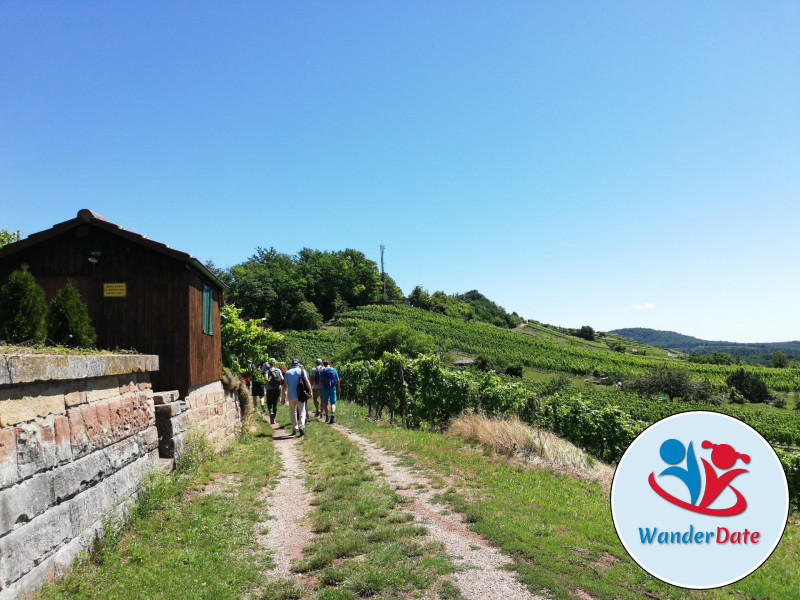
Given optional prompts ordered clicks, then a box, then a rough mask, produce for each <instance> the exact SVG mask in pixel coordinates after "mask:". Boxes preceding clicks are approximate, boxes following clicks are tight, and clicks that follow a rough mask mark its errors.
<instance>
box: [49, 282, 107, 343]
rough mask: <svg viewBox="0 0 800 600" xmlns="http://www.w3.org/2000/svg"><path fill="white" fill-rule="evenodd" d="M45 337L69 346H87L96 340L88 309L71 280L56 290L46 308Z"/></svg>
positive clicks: (52, 341)
mask: <svg viewBox="0 0 800 600" xmlns="http://www.w3.org/2000/svg"><path fill="white" fill-rule="evenodd" d="M45 320H46V322H47V339H48V340H49V341H50V342H51V343H53V344H56V345H62V346H68V347H70V348H88V347H89V346H92V345H94V343H95V342H96V341H97V333H96V332H95V330H94V327H92V321H91V319H90V318H89V310H88V309H87V308H86V305H85V304H84V303H83V302H81V296H80V294H79V293H78V290H77V288H76V287H75V284H74V283H73V282H72V280H71V279H70V280H68V281H67V285H65V286H64V287H63V288H61V289H60V290H58V291H57V292H56V295H55V298H53V301H52V302H51V303H50V306H49V307H48V308H47V317H46V319H45Z"/></svg>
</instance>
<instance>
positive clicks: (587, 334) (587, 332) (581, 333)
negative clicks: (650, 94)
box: [575, 325, 594, 342]
mask: <svg viewBox="0 0 800 600" xmlns="http://www.w3.org/2000/svg"><path fill="white" fill-rule="evenodd" d="M575 336H576V337H579V338H581V339H584V340H588V341H590V342H593V341H594V329H592V328H591V327H589V326H588V325H584V326H583V327H581V328H580V329H579V330H578V331H576V332H575Z"/></svg>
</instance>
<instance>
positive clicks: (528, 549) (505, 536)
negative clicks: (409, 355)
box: [337, 402, 800, 600]
mask: <svg viewBox="0 0 800 600" xmlns="http://www.w3.org/2000/svg"><path fill="white" fill-rule="evenodd" d="M337 410H338V412H337V420H338V421H339V422H340V423H342V424H343V425H346V426H348V427H351V428H352V429H353V430H354V431H357V432H358V433H360V434H362V435H364V436H365V437H367V438H369V439H371V440H372V441H374V442H377V443H378V444H379V445H380V446H381V447H383V448H384V449H386V450H389V451H392V452H397V453H399V454H405V455H407V459H406V460H407V461H408V463H409V464H413V465H415V466H417V467H419V468H424V469H425V470H426V471H427V472H428V473H429V478H431V479H432V481H434V483H435V484H437V483H436V482H438V485H440V486H441V489H442V496H441V498H442V501H445V502H447V503H448V505H449V506H450V507H452V508H453V509H455V510H457V511H458V512H460V513H462V515H463V516H464V518H465V519H466V520H467V521H468V522H470V523H471V524H472V526H471V527H472V529H473V530H474V531H476V532H478V533H480V534H481V535H483V536H484V537H485V538H486V539H488V540H490V541H491V542H492V543H493V544H495V545H496V546H498V547H499V548H501V549H502V550H503V551H504V552H506V553H507V554H510V555H511V556H514V557H515V566H514V569H515V570H516V571H517V572H518V574H519V578H520V580H521V581H522V582H524V583H526V584H528V585H529V587H530V589H531V590H532V591H534V592H538V591H540V590H542V589H544V590H547V592H548V593H549V594H550V595H552V596H553V597H554V598H559V599H561V598H563V599H567V598H576V597H579V598H583V599H588V598H593V599H596V600H611V599H617V598H620V599H627V600H639V599H641V598H655V599H673V598H675V599H683V598H713V599H723V598H725V599H732V598H735V599H740V600H743V599H747V598H753V599H778V598H780V599H782V600H784V599H786V600H794V599H800V561H798V559H797V557H798V555H799V554H800V536H799V535H798V532H800V526H799V524H798V519H797V517H796V515H795V516H793V517H791V518H790V523H789V525H788V526H787V528H786V532H785V533H784V536H783V539H782V541H781V543H780V544H779V545H778V548H777V549H776V550H775V552H774V553H773V554H772V556H771V557H770V558H769V559H768V560H767V562H766V563H765V564H764V565H762V567H761V568H759V569H758V570H757V571H756V572H755V573H753V574H751V575H749V576H748V577H746V578H745V579H743V580H741V581H739V582H736V583H734V584H732V585H730V586H727V587H725V588H720V589H717V590H706V591H695V590H684V589H681V588H677V587H674V586H671V585H668V584H666V583H663V582H661V581H659V580H657V579H655V578H653V577H651V576H650V575H648V574H647V573H645V572H644V571H643V570H642V569H641V568H639V566H638V565H636V564H635V563H634V562H633V560H632V559H631V558H630V557H629V556H628V554H627V553H626V552H625V550H624V548H623V547H622V544H621V543H620V542H619V539H618V538H617V536H616V533H615V531H614V526H613V523H612V520H611V511H610V508H609V492H608V490H607V489H604V488H603V487H602V486H601V485H600V484H598V483H596V482H592V481H586V480H582V479H578V478H575V477H572V476H569V475H561V474H555V473H553V472H552V471H549V470H545V469H539V468H531V467H530V466H526V465H523V464H518V463H515V462H513V461H509V460H508V459H507V458H505V457H501V456H498V455H496V454H494V453H492V452H491V451H489V452H487V451H486V449H482V448H479V447H476V446H475V445H471V444H470V443H468V442H466V441H464V440H463V439H460V438H457V437H454V436H449V435H442V434H438V433H429V432H422V431H410V430H404V429H400V428H392V427H388V426H386V425H385V424H375V423H374V422H372V421H369V420H367V419H366V418H365V411H363V410H361V409H360V408H359V407H356V406H353V405H351V404H349V403H346V402H341V403H340V404H339V406H338V409H337ZM408 453H410V454H408Z"/></svg>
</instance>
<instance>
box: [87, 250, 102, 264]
mask: <svg viewBox="0 0 800 600" xmlns="http://www.w3.org/2000/svg"><path fill="white" fill-rule="evenodd" d="M102 256H103V253H102V252H101V251H100V250H92V251H91V252H89V262H90V263H92V264H93V265H96V264H97V261H99V260H100V258H101V257H102Z"/></svg>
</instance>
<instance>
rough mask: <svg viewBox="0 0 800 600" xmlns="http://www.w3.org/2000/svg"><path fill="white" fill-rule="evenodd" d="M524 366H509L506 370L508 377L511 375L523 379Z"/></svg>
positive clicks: (517, 364)
mask: <svg viewBox="0 0 800 600" xmlns="http://www.w3.org/2000/svg"><path fill="white" fill-rule="evenodd" d="M522 370H523V368H522V365H521V364H519V363H515V364H513V365H508V366H507V367H506V370H505V374H506V375H511V376H512V377H522Z"/></svg>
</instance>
